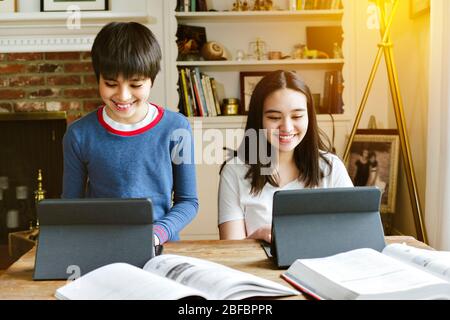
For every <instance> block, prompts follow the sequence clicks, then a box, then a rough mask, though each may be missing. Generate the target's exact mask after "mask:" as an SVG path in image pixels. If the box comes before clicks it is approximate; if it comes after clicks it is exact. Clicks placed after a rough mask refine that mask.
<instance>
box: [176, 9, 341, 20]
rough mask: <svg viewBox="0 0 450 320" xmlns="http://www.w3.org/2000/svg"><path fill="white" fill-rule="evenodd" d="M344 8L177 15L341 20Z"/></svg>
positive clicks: (180, 14) (180, 16)
mask: <svg viewBox="0 0 450 320" xmlns="http://www.w3.org/2000/svg"><path fill="white" fill-rule="evenodd" d="M343 12H344V10H303V11H288V10H279V11H220V12H216V11H208V12H177V13H175V17H176V18H177V19H178V20H180V21H210V22H222V21H224V20H227V21H229V20H237V21H244V22H245V21H255V20H258V19H261V18H264V22H266V21H268V20H273V21H284V20H295V21H299V20H305V21H307V20H324V19H325V20H339V19H341V18H342V14H343Z"/></svg>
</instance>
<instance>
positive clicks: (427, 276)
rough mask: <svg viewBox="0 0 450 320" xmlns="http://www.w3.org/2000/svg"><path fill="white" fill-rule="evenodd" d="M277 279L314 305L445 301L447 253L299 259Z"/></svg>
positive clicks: (449, 285) (397, 251)
mask: <svg viewBox="0 0 450 320" xmlns="http://www.w3.org/2000/svg"><path fill="white" fill-rule="evenodd" d="M282 277H283V278H284V279H285V280H286V281H288V282H289V283H291V284H292V285H294V286H295V287H297V288H299V289H301V290H302V291H304V292H306V293H309V294H310V295H312V296H314V297H316V298H318V299H450V252H444V251H431V250H425V249H418V248H414V247H410V246H407V245H405V244H391V245H388V246H386V247H385V249H384V250H383V251H382V253H380V252H378V251H375V250H372V249H357V250H352V251H349V252H344V253H340V254H337V255H334V256H331V257H326V258H318V259H298V260H296V261H295V262H294V263H293V264H292V265H291V266H290V267H289V269H288V270H287V271H286V272H285V273H284V274H283V275H282Z"/></svg>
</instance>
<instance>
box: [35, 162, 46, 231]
mask: <svg viewBox="0 0 450 320" xmlns="http://www.w3.org/2000/svg"><path fill="white" fill-rule="evenodd" d="M37 181H38V188H37V190H36V191H34V203H35V204H36V207H37V204H38V203H39V202H40V201H41V200H44V199H45V193H46V192H47V191H45V190H44V189H43V187H42V181H43V179H42V170H41V169H39V170H38V178H37ZM36 229H37V230H39V219H38V218H37V216H36Z"/></svg>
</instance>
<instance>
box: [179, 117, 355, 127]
mask: <svg viewBox="0 0 450 320" xmlns="http://www.w3.org/2000/svg"><path fill="white" fill-rule="evenodd" d="M188 119H189V122H190V123H191V126H192V129H200V126H201V128H202V129H241V128H242V129H244V128H245V124H246V123H247V116H218V117H188ZM333 119H334V123H340V122H342V123H347V122H348V121H350V120H352V119H351V117H350V116H348V115H345V114H334V115H333ZM333 119H331V117H330V115H328V114H318V115H317V121H318V122H319V124H328V123H329V124H331V123H332V122H333Z"/></svg>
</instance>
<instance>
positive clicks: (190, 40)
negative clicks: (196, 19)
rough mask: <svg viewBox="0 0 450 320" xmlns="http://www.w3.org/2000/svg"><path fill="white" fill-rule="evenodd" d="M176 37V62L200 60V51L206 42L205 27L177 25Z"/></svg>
mask: <svg viewBox="0 0 450 320" xmlns="http://www.w3.org/2000/svg"><path fill="white" fill-rule="evenodd" d="M176 37H177V47H178V57H177V60H178V61H200V60H202V56H201V53H200V51H201V49H202V47H203V45H204V44H205V43H206V42H207V38H206V28H205V27H203V26H192V25H185V24H179V25H178V27H177V33H176Z"/></svg>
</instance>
